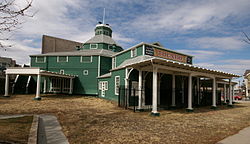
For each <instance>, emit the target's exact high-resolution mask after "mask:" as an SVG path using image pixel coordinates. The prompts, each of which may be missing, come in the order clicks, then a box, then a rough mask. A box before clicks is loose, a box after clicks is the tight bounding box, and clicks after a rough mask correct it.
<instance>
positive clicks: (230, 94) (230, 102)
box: [229, 79, 233, 106]
mask: <svg viewBox="0 0 250 144" xmlns="http://www.w3.org/2000/svg"><path fill="white" fill-rule="evenodd" d="M232 100H233V99H232V87H231V79H229V105H230V106H231V105H233V103H232Z"/></svg>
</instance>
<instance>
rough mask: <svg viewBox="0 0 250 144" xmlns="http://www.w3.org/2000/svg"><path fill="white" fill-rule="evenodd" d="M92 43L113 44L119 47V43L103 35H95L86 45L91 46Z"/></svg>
mask: <svg viewBox="0 0 250 144" xmlns="http://www.w3.org/2000/svg"><path fill="white" fill-rule="evenodd" d="M91 43H107V44H111V45H113V44H115V45H117V43H116V42H115V41H114V40H113V39H112V38H111V37H110V36H106V35H103V34H101V35H95V36H94V37H92V38H91V39H90V40H88V41H86V42H85V44H91Z"/></svg>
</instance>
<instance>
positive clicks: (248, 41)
mask: <svg viewBox="0 0 250 144" xmlns="http://www.w3.org/2000/svg"><path fill="white" fill-rule="evenodd" d="M242 33H243V34H244V36H245V39H243V41H244V42H246V43H248V44H250V37H249V36H248V35H247V34H246V33H245V32H242Z"/></svg>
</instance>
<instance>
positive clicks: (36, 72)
mask: <svg viewBox="0 0 250 144" xmlns="http://www.w3.org/2000/svg"><path fill="white" fill-rule="evenodd" d="M10 75H17V76H20V75H24V76H29V78H28V81H27V83H23V85H26V88H28V85H29V80H30V78H31V76H35V77H36V97H35V98H34V99H35V100H40V99H41V97H40V93H41V87H42V86H41V81H42V77H43V78H44V79H43V90H42V91H43V92H44V93H46V92H51V91H56V90H58V89H59V88H58V87H57V86H58V85H59V86H63V91H64V92H67V93H69V94H72V93H73V79H74V78H75V76H74V75H69V74H61V73H56V72H50V71H45V70H42V69H40V68H36V67H18V68H17V67H13V68H12V67H10V68H7V70H6V76H5V77H6V78H5V94H4V96H5V97H9V96H10V94H9V87H10V84H9V76H10ZM48 78H50V85H49V87H50V88H49V90H48V86H47V83H48V82H47V80H48ZM61 88H62V87H61ZM26 91H28V90H26Z"/></svg>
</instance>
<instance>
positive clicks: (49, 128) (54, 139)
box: [40, 114, 69, 144]
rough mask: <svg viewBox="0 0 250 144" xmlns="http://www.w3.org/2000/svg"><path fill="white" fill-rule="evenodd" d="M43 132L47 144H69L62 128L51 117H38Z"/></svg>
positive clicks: (55, 119) (43, 115) (53, 117)
mask: <svg viewBox="0 0 250 144" xmlns="http://www.w3.org/2000/svg"><path fill="white" fill-rule="evenodd" d="M40 118H41V119H42V123H43V126H44V130H45V135H46V139H47V144H69V142H68V140H67V138H66V137H65V135H64V133H63V132H62V128H61V126H60V124H59V122H58V121H57V118H56V117H55V116H53V115H45V114H42V115H40Z"/></svg>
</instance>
